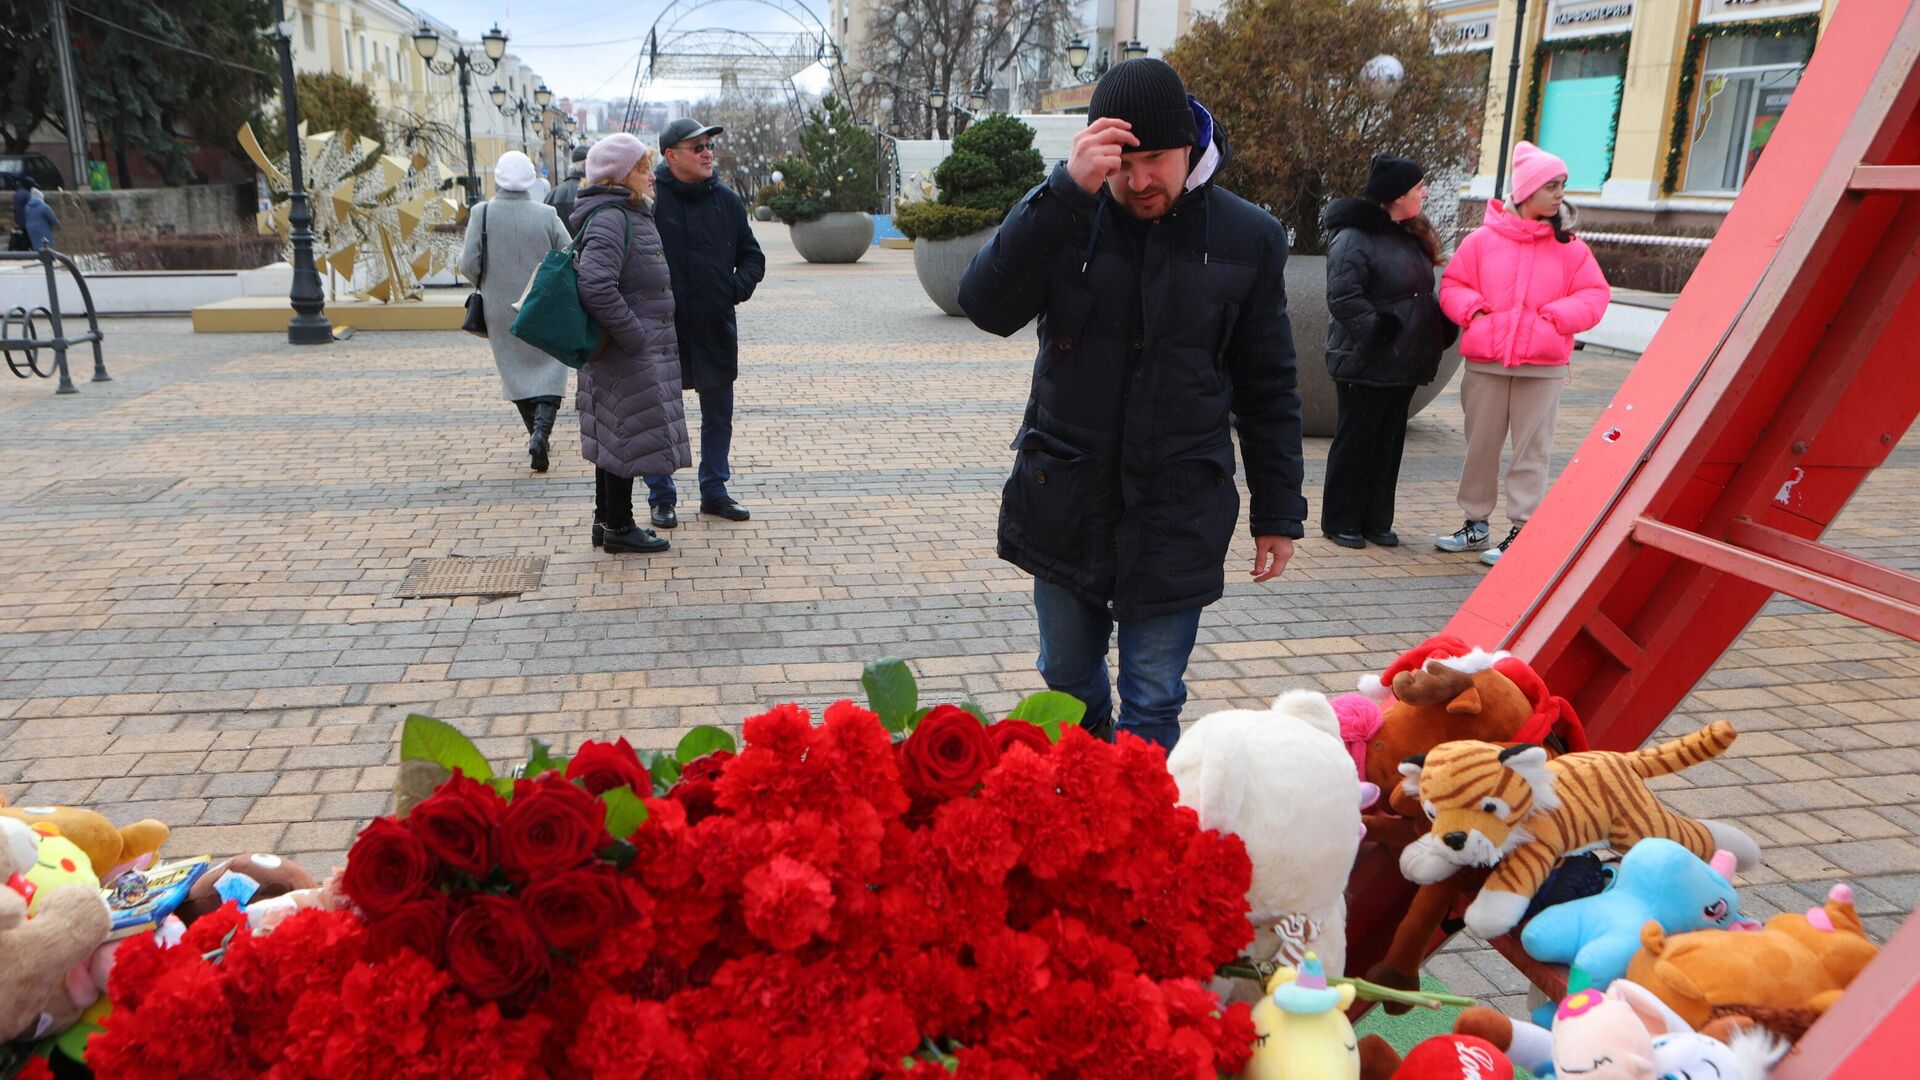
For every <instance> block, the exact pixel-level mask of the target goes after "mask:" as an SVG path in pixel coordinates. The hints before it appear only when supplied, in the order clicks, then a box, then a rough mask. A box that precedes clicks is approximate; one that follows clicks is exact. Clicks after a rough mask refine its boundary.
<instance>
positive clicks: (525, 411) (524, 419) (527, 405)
mask: <svg viewBox="0 0 1920 1080" xmlns="http://www.w3.org/2000/svg"><path fill="white" fill-rule="evenodd" d="M534 400H535V399H533V398H521V399H520V400H519V401H516V402H514V403H513V407H514V408H516V409H519V410H520V422H521V423H522V424H525V425H526V427H527V434H529V435H531V434H533V403H534Z"/></svg>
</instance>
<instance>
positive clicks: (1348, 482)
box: [1320, 382, 1414, 535]
mask: <svg viewBox="0 0 1920 1080" xmlns="http://www.w3.org/2000/svg"><path fill="white" fill-rule="evenodd" d="M1334 389H1335V392H1336V394H1337V395H1338V397H1339V401H1340V420H1339V423H1338V424H1337V425H1335V427H1334V429H1333V446H1332V447H1331V448H1330V449H1328V451H1327V483H1326V490H1325V493H1324V494H1323V495H1322V496H1321V499H1320V529H1321V531H1322V532H1330V533H1359V534H1361V535H1368V534H1373V533H1383V532H1386V531H1387V530H1389V529H1391V528H1393V490H1394V488H1395V486H1397V485H1398V484H1399V482H1400V455H1401V452H1402V451H1404V450H1405V449H1406V445H1407V407H1408V406H1409V405H1411V404H1412V403H1413V391H1414V388H1413V387H1411V386H1362V385H1360V384H1359V383H1350V382H1336V383H1335V384H1334Z"/></svg>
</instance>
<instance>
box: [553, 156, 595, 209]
mask: <svg viewBox="0 0 1920 1080" xmlns="http://www.w3.org/2000/svg"><path fill="white" fill-rule="evenodd" d="M586 177H587V148H586V147H584V146H576V147H574V150H573V163H572V165H571V166H570V167H569V168H568V169H567V178H566V179H565V180H562V181H561V182H560V186H559V187H556V188H554V189H553V192H552V194H550V195H548V196H547V205H548V206H551V207H553V212H554V213H556V214H559V215H560V220H561V221H572V220H573V204H574V200H575V199H578V198H579V197H580V181H582V180H584V179H586Z"/></svg>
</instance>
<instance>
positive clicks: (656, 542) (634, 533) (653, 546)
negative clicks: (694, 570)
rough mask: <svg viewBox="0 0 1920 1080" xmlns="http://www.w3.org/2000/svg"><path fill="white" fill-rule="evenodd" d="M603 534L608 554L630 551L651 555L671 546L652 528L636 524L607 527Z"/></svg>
mask: <svg viewBox="0 0 1920 1080" xmlns="http://www.w3.org/2000/svg"><path fill="white" fill-rule="evenodd" d="M604 536H605V538H606V549H607V552H608V554H614V553H617V552H622V551H630V552H634V553H636V554H640V555H651V554H653V553H654V552H656V551H665V550H667V548H669V547H671V546H672V545H670V544H669V543H667V538H666V537H664V536H656V535H654V531H653V530H652V529H643V528H641V527H640V526H638V525H629V526H628V527H626V528H624V529H614V528H608V529H607V531H606V533H605V534H604Z"/></svg>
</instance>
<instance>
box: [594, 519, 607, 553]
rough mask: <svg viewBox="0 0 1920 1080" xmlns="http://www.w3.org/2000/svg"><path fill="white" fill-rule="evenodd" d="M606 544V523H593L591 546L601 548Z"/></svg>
mask: <svg viewBox="0 0 1920 1080" xmlns="http://www.w3.org/2000/svg"><path fill="white" fill-rule="evenodd" d="M606 542H607V526H606V523H605V522H602V521H596V522H594V523H593V546H594V547H603V546H605V545H606Z"/></svg>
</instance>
